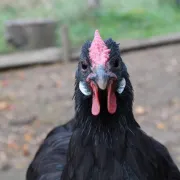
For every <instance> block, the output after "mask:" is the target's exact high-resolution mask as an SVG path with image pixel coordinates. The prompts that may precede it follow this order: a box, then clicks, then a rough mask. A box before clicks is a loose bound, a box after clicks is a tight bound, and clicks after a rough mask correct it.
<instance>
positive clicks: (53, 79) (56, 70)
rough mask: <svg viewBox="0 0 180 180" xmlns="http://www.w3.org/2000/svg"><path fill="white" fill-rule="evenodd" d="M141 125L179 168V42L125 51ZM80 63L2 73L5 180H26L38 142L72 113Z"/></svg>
mask: <svg viewBox="0 0 180 180" xmlns="http://www.w3.org/2000/svg"><path fill="white" fill-rule="evenodd" d="M123 60H124V62H125V63H126V64H127V67H128V71H129V73H130V75H131V80H132V84H133V87H134V91H135V105H134V113H135V116H136V119H137V121H138V122H139V123H140V125H141V126H142V128H143V129H144V130H145V131H146V132H147V133H148V134H149V135H152V136H153V137H155V138H156V139H158V140H159V141H161V142H162V143H163V144H165V145H166V146H167V147H168V149H169V151H170V153H171V154H172V156H173V158H174V160H175V161H176V163H177V164H178V166H179V167H180V65H179V62H180V45H176V46H175V45H174V46H167V47H162V48H156V49H151V50H146V51H139V52H132V53H129V54H126V55H123ZM76 64H77V62H74V63H72V64H66V65H62V64H58V65H57V64H56V65H48V66H36V67H31V68H26V69H17V70H11V71H5V72H1V73H0V179H3V180H10V179H12V178H13V179H14V180H16V179H17V180H23V179H24V173H25V171H26V168H27V165H28V163H29V162H30V160H31V159H32V157H33V155H34V153H35V151H36V150H37V148H38V146H39V144H40V143H41V141H42V140H43V138H44V137H45V136H46V134H47V132H48V131H50V129H52V128H53V127H54V126H56V125H57V124H62V123H64V122H66V121H68V120H70V119H71V117H72V116H73V100H72V96H73V86H74V72H75V69H76Z"/></svg>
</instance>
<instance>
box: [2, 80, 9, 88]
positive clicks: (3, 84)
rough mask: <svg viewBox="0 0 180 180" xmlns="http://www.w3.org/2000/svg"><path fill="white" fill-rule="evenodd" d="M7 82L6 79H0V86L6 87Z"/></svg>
mask: <svg viewBox="0 0 180 180" xmlns="http://www.w3.org/2000/svg"><path fill="white" fill-rule="evenodd" d="M8 84H9V82H8V80H1V81H0V85H1V86H2V87H6V86H8Z"/></svg>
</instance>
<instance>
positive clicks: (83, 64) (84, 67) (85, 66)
mask: <svg viewBox="0 0 180 180" xmlns="http://www.w3.org/2000/svg"><path fill="white" fill-rule="evenodd" d="M81 68H82V70H84V71H85V70H87V68H88V65H87V63H85V62H82V63H81Z"/></svg>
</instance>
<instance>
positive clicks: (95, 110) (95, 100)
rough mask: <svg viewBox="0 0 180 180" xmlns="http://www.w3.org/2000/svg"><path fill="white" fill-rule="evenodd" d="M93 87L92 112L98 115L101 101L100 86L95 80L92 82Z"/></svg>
mask: <svg viewBox="0 0 180 180" xmlns="http://www.w3.org/2000/svg"><path fill="white" fill-rule="evenodd" d="M91 88H92V91H93V97H92V108H91V112H92V114H93V115H94V116H97V115H98V114H99V113H100V103H99V96H98V88H97V86H96V85H95V84H94V83H93V82H91Z"/></svg>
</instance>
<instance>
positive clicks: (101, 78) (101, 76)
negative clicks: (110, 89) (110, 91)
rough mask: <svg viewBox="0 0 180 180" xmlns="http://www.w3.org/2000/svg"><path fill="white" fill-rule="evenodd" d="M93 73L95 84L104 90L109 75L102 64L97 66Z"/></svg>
mask: <svg viewBox="0 0 180 180" xmlns="http://www.w3.org/2000/svg"><path fill="white" fill-rule="evenodd" d="M95 74H96V78H95V81H96V84H97V85H98V87H99V89H101V90H105V89H106V88H107V85H108V82H109V75H108V73H107V72H106V71H105V68H104V67H103V66H101V65H100V66H98V67H97V68H96V69H95Z"/></svg>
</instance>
